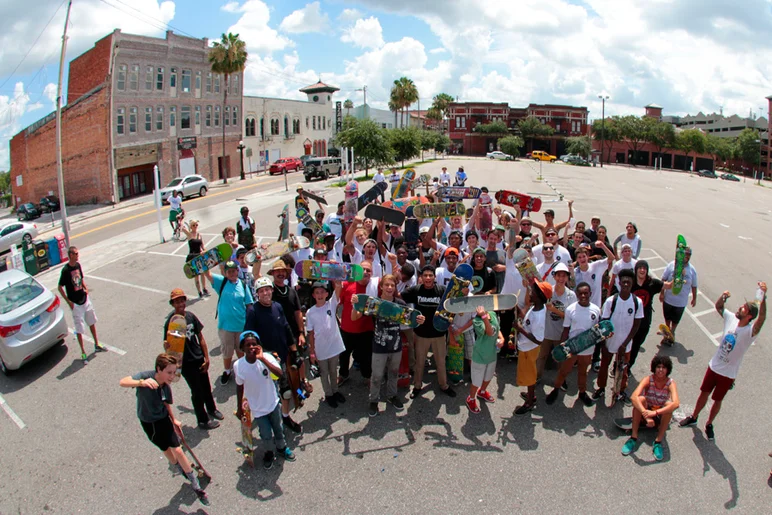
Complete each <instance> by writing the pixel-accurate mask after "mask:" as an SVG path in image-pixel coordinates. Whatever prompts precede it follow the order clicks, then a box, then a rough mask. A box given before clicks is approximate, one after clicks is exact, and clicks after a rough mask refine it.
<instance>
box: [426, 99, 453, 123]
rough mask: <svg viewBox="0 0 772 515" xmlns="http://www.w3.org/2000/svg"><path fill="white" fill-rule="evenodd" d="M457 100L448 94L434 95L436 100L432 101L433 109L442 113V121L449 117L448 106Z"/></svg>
mask: <svg viewBox="0 0 772 515" xmlns="http://www.w3.org/2000/svg"><path fill="white" fill-rule="evenodd" d="M455 100H456V99H455V98H453V97H452V96H450V95H448V94H447V93H439V94H437V95H434V98H433V99H432V109H436V110H437V111H439V112H440V116H441V118H440V119H441V120H444V119H445V117H447V116H448V106H450V104H451V103H452V102H455Z"/></svg>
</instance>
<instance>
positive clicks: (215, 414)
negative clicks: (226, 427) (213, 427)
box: [209, 409, 225, 420]
mask: <svg viewBox="0 0 772 515" xmlns="http://www.w3.org/2000/svg"><path fill="white" fill-rule="evenodd" d="M209 416H210V417H212V418H216V419H217V420H225V415H223V414H222V413H220V410H218V409H216V410H214V411H213V412H211V413H210V414H209Z"/></svg>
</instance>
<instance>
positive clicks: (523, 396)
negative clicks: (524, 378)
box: [520, 392, 528, 401]
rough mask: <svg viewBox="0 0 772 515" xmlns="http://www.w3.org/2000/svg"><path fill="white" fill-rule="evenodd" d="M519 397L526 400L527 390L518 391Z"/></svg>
mask: <svg viewBox="0 0 772 515" xmlns="http://www.w3.org/2000/svg"><path fill="white" fill-rule="evenodd" d="M520 398H521V399H523V400H524V401H527V400H528V392H520Z"/></svg>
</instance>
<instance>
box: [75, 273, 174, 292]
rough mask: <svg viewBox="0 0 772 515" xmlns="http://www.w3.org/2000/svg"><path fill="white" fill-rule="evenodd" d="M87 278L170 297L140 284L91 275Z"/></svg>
mask: <svg viewBox="0 0 772 515" xmlns="http://www.w3.org/2000/svg"><path fill="white" fill-rule="evenodd" d="M87 277H88V278H90V279H96V280H98V281H104V282H106V283H113V284H119V285H121V286H128V287H129V288H136V289H138V290H145V291H149V292H153V293H160V294H161V295H164V296H168V295H169V293H168V292H165V291H161V290H156V289H155V288H148V287H147V286H139V285H138V284H131V283H126V282H123V281H116V280H114V279H105V278H104V277H97V276H95V275H91V274H88V276H87Z"/></svg>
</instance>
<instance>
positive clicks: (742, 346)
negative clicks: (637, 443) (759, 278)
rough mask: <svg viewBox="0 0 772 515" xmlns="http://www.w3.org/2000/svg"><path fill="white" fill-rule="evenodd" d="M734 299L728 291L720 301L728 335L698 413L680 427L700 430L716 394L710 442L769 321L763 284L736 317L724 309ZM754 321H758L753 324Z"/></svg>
mask: <svg viewBox="0 0 772 515" xmlns="http://www.w3.org/2000/svg"><path fill="white" fill-rule="evenodd" d="M730 296H731V294H730V293H729V291H725V292H724V293H722V294H721V296H720V297H719V298H718V300H717V301H716V311H718V314H719V315H721V316H722V317H723V319H724V331H723V333H722V335H721V340H720V343H719V346H718V349H716V353H715V354H714V355H713V357H712V358H711V360H710V362H709V363H708V369H707V371H706V372H705V377H704V378H703V380H702V385H701V386H700V396H699V397H698V398H697V403H696V405H695V406H694V411H693V412H692V414H691V415H689V416H688V417H686V418H685V419H683V420H682V421H681V422H680V424H679V425H680V426H681V427H690V426H696V425H697V417H699V416H700V411H702V408H704V407H705V405H706V404H707V403H708V396H710V394H711V392H713V395H712V396H711V397H712V399H713V406H712V407H711V408H710V414H709V415H708V420H707V422H706V423H705V434H706V435H707V437H708V440H710V441H713V440H714V439H715V432H714V429H713V421H714V420H715V419H716V416H718V412H719V411H721V402H722V401H723V400H724V396H725V395H726V394H727V392H728V391H729V390H730V389H731V388H732V386H734V380H735V378H736V377H737V374H738V373H739V372H740V365H741V364H742V361H743V357H744V356H745V353H746V352H747V351H748V349H750V347H751V345H753V343H754V342H755V341H756V338H758V336H759V333H760V332H761V328H762V327H763V326H764V321H765V320H766V319H767V283H764V282H760V283H759V289H758V294H757V299H756V300H755V301H752V302H747V301H746V302H745V303H744V304H742V305H741V306H740V308H739V309H738V310H737V312H735V313H732V312H731V311H729V310H727V309H725V307H724V305H725V304H726V301H727V299H728V298H729V297H730ZM759 297H760V298H759ZM754 320H756V321H755V322H754V323H753V324H751V322H753V321H754Z"/></svg>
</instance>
